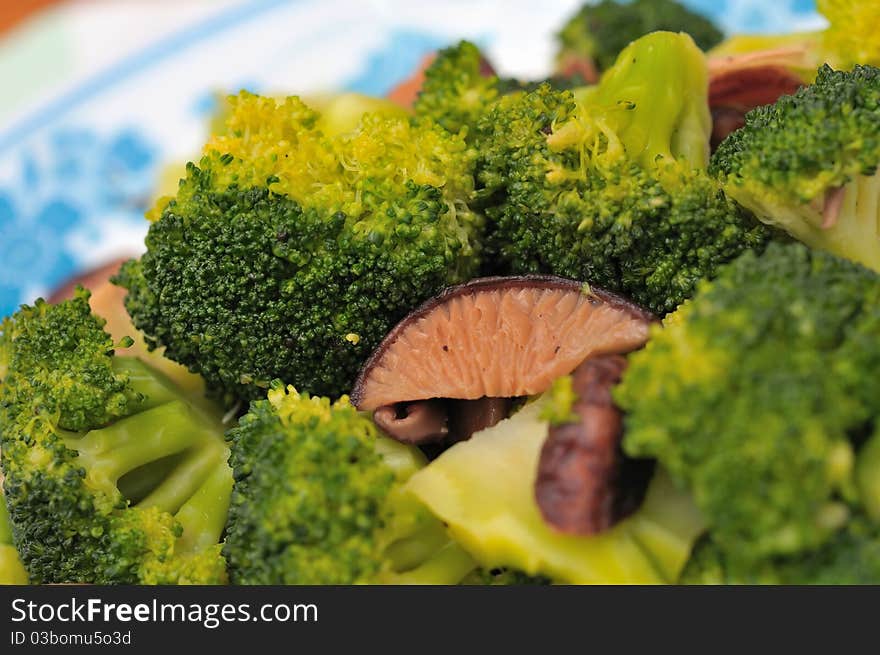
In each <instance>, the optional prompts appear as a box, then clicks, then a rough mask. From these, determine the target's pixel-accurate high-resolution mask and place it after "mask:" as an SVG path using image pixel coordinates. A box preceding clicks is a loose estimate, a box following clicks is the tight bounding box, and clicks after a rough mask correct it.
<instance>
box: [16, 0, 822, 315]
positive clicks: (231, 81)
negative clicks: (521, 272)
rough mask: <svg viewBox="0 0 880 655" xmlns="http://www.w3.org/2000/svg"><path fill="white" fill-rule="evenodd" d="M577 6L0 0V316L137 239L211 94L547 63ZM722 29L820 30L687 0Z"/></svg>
mask: <svg viewBox="0 0 880 655" xmlns="http://www.w3.org/2000/svg"><path fill="white" fill-rule="evenodd" d="M580 4H581V2H580V1H578V0H542V2H526V1H522V0H520V1H516V0H515V1H509V0H508V1H502V0H478V1H468V2H464V1H462V0H445V1H443V2H439V1H438V2H432V3H417V2H404V1H399V0H370V1H363V0H361V1H354V0H351V1H346V0H339V1H327V0H89V1H85V0H79V1H77V0H68V1H59V0H0V80H2V87H0V316H4V315H6V314H8V313H10V312H11V311H13V310H14V309H15V308H16V307H17V306H18V305H19V304H20V303H22V302H30V301H32V300H33V299H34V298H36V297H37V296H40V295H45V294H47V293H48V292H49V291H51V290H52V289H54V288H55V287H57V286H58V285H59V284H60V283H62V282H63V281H64V280H66V279H67V278H69V277H70V276H71V275H74V274H76V273H78V272H82V271H84V270H88V269H91V268H93V267H95V266H99V265H101V264H103V263H106V262H108V261H111V260H113V259H115V258H117V257H120V256H124V255H129V254H137V253H138V252H139V251H140V250H141V247H142V246H141V244H142V241H143V237H144V235H145V233H146V228H147V223H146V221H145V220H144V218H143V214H144V211H145V210H146V209H147V208H148V206H149V205H150V204H151V203H152V199H153V197H154V194H155V192H156V189H157V187H158V186H159V185H160V184H165V185H167V184H168V183H169V178H171V179H170V182H171V183H172V184H173V182H174V176H175V174H176V171H177V170H178V169H177V168H175V167H174V166H173V164H174V163H177V162H181V161H186V160H187V159H189V158H193V157H195V156H196V155H197V154H198V152H199V149H200V146H201V144H202V142H203V141H204V138H205V135H206V129H207V123H208V121H209V120H210V117H211V115H212V112H213V111H214V109H215V108H216V103H217V98H218V97H219V96H220V94H223V93H234V92H237V91H238V90H239V89H242V88H245V89H248V90H250V91H254V92H286V93H302V94H310V93H315V92H320V91H337V90H351V91H358V92H362V93H367V94H373V95H383V94H385V93H387V92H388V91H389V90H390V89H391V88H393V87H394V86H395V85H396V84H397V83H399V82H400V81H402V80H404V79H405V78H407V77H408V76H409V75H411V74H412V72H413V70H414V69H415V68H416V67H417V66H418V63H419V62H420V60H421V59H422V58H423V57H424V56H425V55H426V54H427V53H429V52H431V51H433V50H435V49H437V48H438V47H442V46H444V45H447V44H449V43H451V42H454V41H456V40H458V39H460V38H468V39H471V40H473V41H475V42H476V43H477V44H478V45H480V46H481V48H482V49H483V50H484V51H485V52H486V53H487V54H488V55H489V58H490V60H491V61H492V62H493V63H494V64H495V65H496V68H498V69H499V72H501V73H503V74H506V75H514V76H522V77H524V78H539V77H543V76H546V75H547V74H549V72H550V70H551V67H552V62H553V56H554V52H555V43H554V34H555V32H556V31H557V30H558V29H559V28H560V27H561V26H562V24H563V23H564V22H565V20H566V19H567V18H568V17H569V15H571V14H572V13H573V12H574V11H575V10H576V9H577V8H578V7H579V6H580ZM684 4H686V5H688V6H690V7H692V8H694V9H697V10H699V11H701V12H703V13H705V14H706V15H707V16H710V17H711V18H713V19H714V20H715V21H716V22H717V23H718V24H719V25H720V26H721V27H722V28H723V29H724V30H725V31H726V32H727V33H732V32H790V31H794V30H805V29H812V28H814V27H819V26H821V25H822V24H823V23H822V19H821V18H820V17H819V16H818V14H817V13H816V12H815V7H814V3H813V1H812V0H773V2H769V1H768V0H685V2H684Z"/></svg>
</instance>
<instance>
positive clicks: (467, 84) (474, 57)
mask: <svg viewBox="0 0 880 655" xmlns="http://www.w3.org/2000/svg"><path fill="white" fill-rule="evenodd" d="M423 78H424V79H423V80H422V81H421V82H420V88H419V91H418V94H417V96H416V99H415V102H414V103H413V110H414V111H415V113H416V116H419V117H422V118H428V119H430V120H433V121H436V122H437V123H438V124H439V125H441V126H443V127H444V128H445V129H447V130H448V131H450V132H453V133H456V134H461V135H462V136H463V137H464V138H465V139H466V140H467V141H468V142H471V141H473V139H474V129H475V128H476V125H477V122H478V121H479V120H480V119H481V118H483V117H484V116H485V115H486V113H487V112H488V111H489V110H490V109H491V108H492V106H493V105H494V104H495V103H496V102H497V101H498V99H499V98H500V97H502V96H504V95H509V94H515V93H518V92H527V91H533V90H535V89H537V88H538V87H539V86H541V85H542V84H544V83H547V84H549V85H550V86H551V87H552V88H554V89H560V90H561V89H570V90H573V91H575V92H579V91H581V90H582V89H583V88H584V85H585V84H586V82H587V81H588V80H586V79H584V78H583V77H582V76H579V75H577V74H571V75H554V76H551V77H549V78H547V79H546V80H525V81H524V80H519V79H516V78H510V77H499V76H498V75H497V74H496V73H495V70H494V69H493V68H492V65H491V64H490V63H489V61H488V60H487V59H486V58H485V57H484V56H483V54H482V53H481V52H480V50H479V48H477V46H476V45H474V44H473V43H471V42H470V41H459V42H458V43H457V44H455V45H453V46H450V47H448V48H444V49H443V50H440V51H439V52H438V53H437V55H436V57H434V58H433V60H432V61H431V62H430V63H429V64H428V65H427V67H426V68H425V70H424V75H423ZM590 81H592V80H590Z"/></svg>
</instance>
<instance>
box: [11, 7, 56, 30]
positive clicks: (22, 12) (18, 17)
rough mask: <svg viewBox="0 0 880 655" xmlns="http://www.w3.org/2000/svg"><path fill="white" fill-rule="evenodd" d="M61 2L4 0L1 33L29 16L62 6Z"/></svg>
mask: <svg viewBox="0 0 880 655" xmlns="http://www.w3.org/2000/svg"><path fill="white" fill-rule="evenodd" d="M60 1H61V0H4V2H0V32H3V31H5V30H8V29H9V28H11V27H14V26H15V25H17V24H18V23H20V22H21V21H22V20H24V19H25V18H27V17H28V16H29V15H31V14H33V13H35V12H37V11H39V10H40V9H43V8H45V7H48V6H49V5H56V4H60Z"/></svg>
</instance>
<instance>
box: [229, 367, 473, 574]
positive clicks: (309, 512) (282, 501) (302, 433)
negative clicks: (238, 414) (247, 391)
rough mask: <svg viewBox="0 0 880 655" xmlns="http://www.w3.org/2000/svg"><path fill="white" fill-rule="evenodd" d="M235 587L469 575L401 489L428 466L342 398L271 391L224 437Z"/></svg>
mask: <svg viewBox="0 0 880 655" xmlns="http://www.w3.org/2000/svg"><path fill="white" fill-rule="evenodd" d="M229 439H230V441H231V443H232V457H231V460H230V461H231V463H232V466H233V469H234V472H235V487H234V490H233V496H232V506H231V510H230V513H229V523H228V526H227V538H226V545H225V548H224V552H225V554H226V557H227V559H228V560H229V567H230V576H231V579H232V582H233V583H235V584H356V583H357V584H360V583H379V584H457V583H458V582H460V581H461V580H463V579H464V578H465V577H466V576H467V575H468V574H469V573H471V572H472V571H473V570H474V569H475V568H476V563H475V562H474V560H473V559H472V558H471V557H470V556H469V555H468V554H467V553H466V552H464V551H463V550H462V549H461V548H460V547H459V546H458V545H456V544H455V543H454V542H452V541H451V540H450V538H449V536H448V535H447V533H446V529H445V527H444V526H443V524H442V523H440V522H439V521H438V520H436V519H435V518H434V517H433V516H432V515H431V514H430V512H429V511H428V510H427V509H426V508H425V507H424V506H423V505H422V504H421V503H420V502H419V501H417V500H416V498H415V497H414V496H413V495H412V494H410V493H409V492H408V491H407V490H405V488H404V486H403V485H404V483H405V482H406V480H407V479H409V478H410V477H411V476H412V475H413V473H414V472H415V471H417V470H419V469H420V468H421V467H423V466H424V465H425V459H424V457H423V456H422V454H421V453H420V452H419V450H418V449H416V448H415V447H411V446H404V445H402V444H399V443H397V442H395V441H392V440H391V439H388V438H387V437H384V436H382V435H381V434H380V433H379V431H378V429H377V428H376V427H375V425H374V424H373V423H372V421H371V420H370V419H369V418H367V417H364V416H361V415H360V414H358V413H357V411H356V410H355V409H354V408H353V407H352V406H351V405H350V404H349V403H348V400H347V398H346V397H343V398H341V399H340V400H338V401H336V402H335V403H332V404H331V403H330V401H329V399H327V398H313V397H310V396H309V395H308V394H302V395H301V394H299V393H297V392H296V391H295V390H294V389H293V388H292V387H290V388H288V389H285V388H284V387H283V385H281V384H280V383H279V384H278V385H276V386H275V387H274V388H273V389H272V390H270V391H269V396H268V399H267V400H260V401H255V402H253V403H252V404H251V408H250V411H249V412H248V413H247V414H246V415H245V416H244V417H243V418H242V419H241V421H240V422H239V425H238V427H237V428H235V429H233V430H231V431H230V432H229Z"/></svg>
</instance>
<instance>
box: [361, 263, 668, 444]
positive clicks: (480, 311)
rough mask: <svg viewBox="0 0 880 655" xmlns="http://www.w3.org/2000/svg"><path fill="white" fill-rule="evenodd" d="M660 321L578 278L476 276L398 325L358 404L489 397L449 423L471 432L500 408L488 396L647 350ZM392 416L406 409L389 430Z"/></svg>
mask: <svg viewBox="0 0 880 655" xmlns="http://www.w3.org/2000/svg"><path fill="white" fill-rule="evenodd" d="M654 321H656V319H655V317H654V316H653V315H651V314H650V313H649V312H646V311H645V310H643V309H641V308H639V307H637V306H636V305H634V304H632V303H630V302H629V301H627V300H625V299H623V298H620V297H618V296H616V295H614V294H611V293H608V292H605V291H602V290H601V289H596V288H591V287H589V286H588V285H585V284H583V283H581V282H576V281H573V280H566V279H563V278H558V277H552V276H524V277H495V278H482V279H478V280H474V281H472V282H469V283H467V284H463V285H459V286H457V287H452V288H450V289H447V290H446V291H444V292H443V293H442V294H440V295H439V296H437V297H436V298H433V299H432V300H429V301H428V302H427V303H425V304H424V305H422V306H421V307H420V308H418V309H416V310H415V311H413V312H412V313H411V314H410V315H409V316H407V317H406V318H404V319H403V320H402V321H401V322H400V323H398V325H397V326H396V327H395V328H394V329H393V330H392V331H391V332H390V333H389V334H388V335H387V336H386V337H385V339H383V341H382V342H381V343H380V344H379V346H378V348H377V349H376V350H375V352H374V353H373V355H372V356H371V357H370V359H369V360H368V361H367V363H366V364H365V365H364V367H363V368H362V369H361V372H360V375H359V376H358V378H357V381H356V382H355V385H354V389H353V390H352V394H351V399H352V402H353V403H354V404H355V406H356V407H357V408H358V409H360V410H363V411H372V410H376V409H378V408H384V407H385V406H398V405H399V403H415V402H416V401H425V400H430V399H441V398H442V399H447V400H446V402H447V403H448V402H450V401H452V400H456V401H459V400H472V401H478V400H480V399H487V400H485V401H484V402H485V403H486V404H483V405H474V406H462V407H461V408H459V410H460V411H455V412H452V413H451V414H450V416H452V415H455V416H456V417H461V421H462V425H460V426H453V425H452V424H450V425H449V426H448V427H449V431H450V433H453V434H454V433H455V432H456V431H457V432H460V433H461V434H466V433H467V432H469V426H468V424H469V423H471V422H472V421H471V419H470V418H468V417H469V416H470V415H472V414H477V413H479V412H478V411H477V410H480V411H490V410H491V411H497V410H498V408H495V407H493V406H492V405H491V403H492V402H494V401H490V400H488V399H504V398H516V397H522V396H532V395H536V394H539V393H542V392H544V391H545V390H546V389H547V388H548V387H549V386H550V384H551V383H552V382H553V380H554V379H556V378H558V377H560V376H562V375H566V374H568V373H570V372H571V371H572V370H573V369H574V368H575V367H576V366H577V365H578V364H580V363H581V362H582V361H584V359H586V358H587V357H589V356H593V355H597V354H604V353H620V352H629V351H630V350H633V349H635V348H639V347H641V346H642V345H644V343H645V341H647V338H648V330H649V327H650V325H651V323H652V322H654ZM501 409H503V407H502V408H501ZM423 411H424V410H418V411H417V413H419V414H420V415H423V414H422V412H423ZM502 413H503V412H500V411H497V415H498V416H500V415H501V414H502ZM423 416H424V415H423ZM392 418H395V419H396V420H401V419H400V411H399V410H397V411H395V412H393V413H392V412H391V410H389V409H383V410H382V413H381V414H380V420H383V421H384V422H385V424H386V425H390V423H391V419H392ZM482 420H484V419H483V418H479V419H478V420H477V421H476V423H474V425H475V426H479V425H481V421H482ZM456 436H457V435H456Z"/></svg>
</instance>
